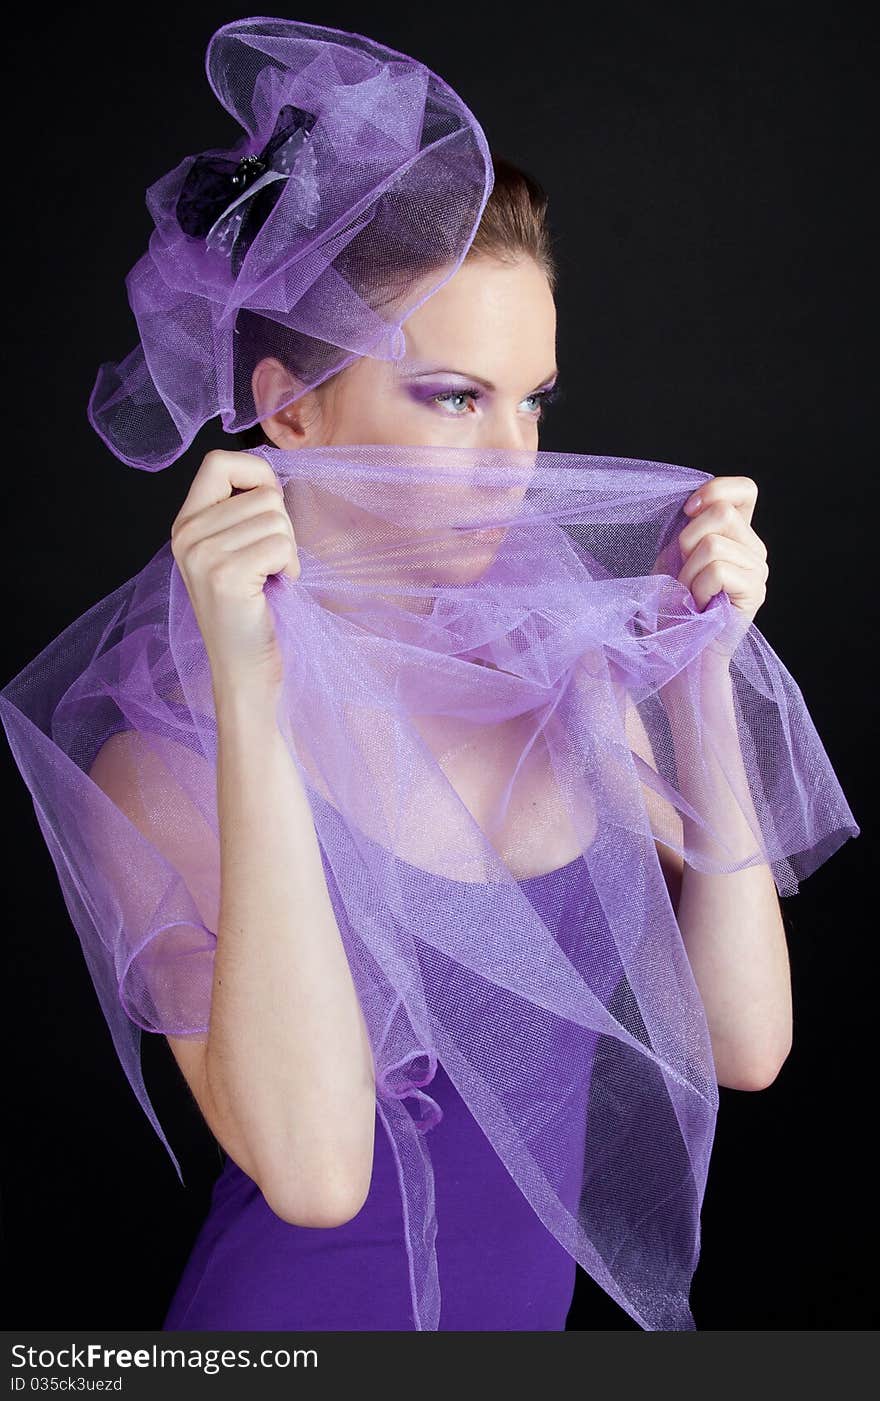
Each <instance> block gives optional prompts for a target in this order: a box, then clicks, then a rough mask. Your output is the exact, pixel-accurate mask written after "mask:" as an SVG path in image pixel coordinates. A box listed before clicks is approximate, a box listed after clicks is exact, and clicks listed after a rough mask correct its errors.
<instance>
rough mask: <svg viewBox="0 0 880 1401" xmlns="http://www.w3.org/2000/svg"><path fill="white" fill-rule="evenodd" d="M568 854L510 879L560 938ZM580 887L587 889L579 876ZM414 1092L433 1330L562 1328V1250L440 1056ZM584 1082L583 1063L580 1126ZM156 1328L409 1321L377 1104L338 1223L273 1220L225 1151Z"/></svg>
mask: <svg viewBox="0 0 880 1401" xmlns="http://www.w3.org/2000/svg"><path fill="white" fill-rule="evenodd" d="M579 863H580V858H579V857H577V858H575V861H574V862H570V863H569V864H568V865H567V866H563V867H560V868H559V869H558V870H556V871H551V872H549V873H547V874H545V875H539V876H533V877H530V878H527V879H525V880H524V881H521V882H520V886H521V887H522V889H523V890H524V891H525V893H526V894H527V895H528V897H529V899H530V900H532V901H533V903H535V905H536V908H537V909H538V910H539V912H540V913H541V914H542V915H545V917H546V918H547V920H548V925H549V927H550V928H551V929H552V928H553V924H551V923H550V921H551V920H553V921H554V922H555V923H556V924H558V925H559V926H560V927H559V929H558V930H557V931H556V932H557V938H558V939H559V942H560V943H561V944H563V945H564V944H565V942H566V936H568V937H570V938H572V939H574V938H576V937H577V935H578V932H579V929H580V930H582V928H583V925H582V924H581V922H580V920H579V919H578V913H577V911H578V905H579V901H576V900H575V901H572V900H570V899H568V898H567V895H568V891H567V888H568V887H569V886H570V885H571V880H572V877H573V875H574V872H575V870H576V869H577V867H578V864H579ZM581 869H582V871H583V872H584V873H586V867H585V866H583V867H581ZM586 884H587V887H588V889H589V888H591V887H590V883H589V877H587V882H586ZM560 885H562V886H563V889H560ZM580 888H581V890H582V891H583V889H584V886H583V885H582V886H581V887H580ZM587 898H589V897H587ZM545 912H546V913H545ZM426 1090H427V1092H428V1093H430V1095H431V1097H432V1098H433V1099H435V1100H436V1101H437V1103H438V1104H439V1105H440V1108H441V1109H442V1110H443V1119H442V1120H441V1121H440V1123H438V1124H436V1125H435V1126H434V1127H433V1128H432V1129H431V1130H430V1132H429V1134H428V1140H427V1141H428V1144H429V1149H430V1154H431V1160H432V1163H433V1167H434V1178H435V1189H436V1210H437V1222H438V1230H437V1243H436V1248H437V1264H438V1270H439V1278H440V1289H441V1295H442V1303H441V1310H440V1322H439V1327H440V1329H441V1330H459V1331H464V1330H467V1331H473V1330H520V1329H522V1330H540V1331H562V1330H564V1328H565V1321H566V1316H567V1314H568V1311H569V1307H570V1304H571V1300H572V1294H573V1291H574V1283H575V1272H576V1264H575V1261H574V1259H573V1258H572V1257H571V1256H570V1255H569V1254H568V1252H567V1251H566V1250H565V1249H564V1248H563V1247H562V1246H561V1245H560V1244H559V1242H558V1241H557V1240H556V1238H555V1237H554V1236H553V1235H551V1233H550V1232H549V1231H548V1230H547V1228H546V1227H545V1226H544V1224H543V1222H542V1221H541V1220H540V1218H539V1217H538V1216H537V1215H536V1213H535V1212H534V1210H533V1209H532V1207H531V1205H530V1204H529V1202H528V1201H527V1200H526V1198H525V1197H524V1196H523V1194H522V1192H521V1191H520V1189H519V1187H518V1186H517V1185H516V1183H515V1182H514V1180H513V1178H512V1177H511V1176H510V1174H509V1173H508V1171H507V1168H506V1167H505V1165H504V1163H503V1162H502V1161H501V1159H500V1158H499V1156H498V1154H497V1153H496V1152H495V1149H494V1148H493V1146H492V1144H491V1143H490V1141H489V1139H488V1138H487V1137H486V1135H485V1134H484V1133H483V1130H482V1129H481V1128H480V1126H479V1124H478V1123H477V1122H476V1120H475V1119H474V1117H473V1115H472V1114H471V1112H470V1109H469V1108H468V1106H467V1104H466V1103H465V1102H464V1100H463V1099H462V1098H461V1096H460V1095H459V1094H458V1091H457V1090H456V1088H455V1086H454V1085H453V1083H452V1081H451V1080H450V1079H449V1077H448V1076H447V1074H446V1073H445V1071H444V1069H443V1066H442V1065H441V1064H439V1062H438V1066H437V1073H436V1075H435V1076H434V1078H433V1080H432V1081H431V1082H430V1085H429V1086H427V1087H426ZM588 1092H589V1065H587V1066H586V1067H585V1083H584V1089H583V1104H582V1109H583V1125H584V1126H585V1123H586V1112H587V1098H588ZM571 1142H572V1161H571V1173H570V1181H569V1186H570V1189H571V1191H572V1193H573V1196H574V1198H575V1199H576V1196H577V1189H578V1185H579V1183H580V1179H581V1172H582V1151H581V1152H579V1149H580V1150H582V1145H583V1134H582V1133H579V1132H574V1133H573V1134H572V1136H571ZM162 1326H163V1328H164V1329H193V1330H196V1331H197V1330H199V1329H229V1330H235V1329H242V1330H249V1329H262V1330H275V1329H279V1330H294V1331H299V1330H303V1331H310V1330H313V1329H316V1330H317V1329H320V1330H340V1331H354V1330H357V1331H362V1330H368V1331H387V1330H397V1331H401V1330H411V1329H413V1328H414V1322H413V1318H412V1311H411V1302H410V1291H409V1275H408V1266H407V1255H406V1245H405V1240H404V1233H403V1214H402V1206H401V1197H400V1190H399V1186H398V1181H397V1175H396V1171H395V1163H394V1158H393V1155H392V1152H391V1147H390V1144H389V1142H388V1137H387V1134H386V1132H385V1129H384V1125H383V1123H382V1121H381V1119H380V1118H379V1117H378V1114H377V1118H376V1131H375V1148H374V1157H373V1175H372V1179H371V1183H370V1190H369V1194H368V1196H367V1199H366V1201H365V1203H364V1205H363V1206H362V1207H361V1210H360V1211H359V1212H358V1214H357V1215H356V1216H355V1217H353V1218H352V1220H350V1221H347V1222H345V1223H344V1224H343V1225H341V1226H335V1227H310V1226H293V1225H290V1224H289V1223H287V1222H285V1221H282V1220H281V1218H280V1217H278V1216H276V1215H275V1213H274V1212H273V1211H272V1210H271V1208H270V1207H269V1206H268V1205H267V1203H266V1200H265V1198H264V1197H263V1195H262V1193H261V1191H260V1189H259V1187H258V1186H257V1185H256V1184H255V1183H254V1181H253V1180H252V1179H251V1178H250V1177H248V1176H247V1174H246V1173H244V1172H243V1171H242V1170H241V1168H239V1167H238V1165H237V1164H236V1163H234V1162H233V1161H232V1159H230V1158H229V1157H228V1156H227V1157H226V1160H225V1163H224V1167H223V1169H222V1171H221V1173H220V1176H219V1177H218V1178H217V1181H216V1182H215V1184H214V1188H213V1192H212V1196H211V1204H210V1208H209V1210H208V1214H207V1217H206V1218H205V1221H204V1222H203V1224H202V1227H201V1229H200V1231H199V1233H198V1236H197V1237H196V1240H195V1243H194V1245H193V1249H192V1252H191V1254H190V1256H189V1259H188V1260H187V1263H186V1265H185V1267H184V1270H183V1274H182V1276H181V1278H180V1281H179V1283H178V1285H177V1288H176V1290H175V1292H174V1296H173V1298H172V1300H171V1303H170V1306H169V1308H168V1311H167V1314H166V1317H165V1320H164V1323H163V1325H162Z"/></svg>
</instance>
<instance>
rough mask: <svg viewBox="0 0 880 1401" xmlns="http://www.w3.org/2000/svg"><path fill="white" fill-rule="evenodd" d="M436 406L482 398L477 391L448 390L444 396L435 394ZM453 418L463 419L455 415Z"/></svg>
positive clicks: (459, 415)
mask: <svg viewBox="0 0 880 1401" xmlns="http://www.w3.org/2000/svg"><path fill="white" fill-rule="evenodd" d="M433 397H434V402H435V403H436V404H448V403H450V402H451V400H453V399H478V398H479V397H480V396H479V395H478V394H477V392H476V390H475V389H448V390H446V392H445V393H444V394H435V395H434V396H433ZM452 417H453V418H461V414H459V413H453V415H452Z"/></svg>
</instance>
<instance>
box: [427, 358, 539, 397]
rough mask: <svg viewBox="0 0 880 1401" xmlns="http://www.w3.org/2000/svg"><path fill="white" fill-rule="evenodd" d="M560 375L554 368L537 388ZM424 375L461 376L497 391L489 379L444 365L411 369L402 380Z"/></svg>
mask: <svg viewBox="0 0 880 1401" xmlns="http://www.w3.org/2000/svg"><path fill="white" fill-rule="evenodd" d="M405 363H407V364H408V365H410V366H412V365H413V363H414V362H412V361H408V362H405ZM558 374H559V369H558V366H554V368H553V369H552V370H551V371H550V373H549V374H548V375H546V376H545V377H544V379H542V380H541V383H540V384H539V385H537V388H538V389H544V388H546V387H547V386H548V385H549V384H550V381H551V380H553V379H555V378H556V376H557V375H558ZM424 375H459V376H460V377H461V378H462V379H472V380H475V381H476V383H477V384H481V385H482V386H483V388H484V389H489V390H491V391H494V389H495V385H494V384H492V383H491V381H490V380H488V379H481V378H480V376H479V375H469V374H467V373H466V372H465V371H464V370H453V369H450V368H449V367H448V366H443V365H430V366H423V367H422V368H421V369H418V370H413V369H410V370H408V371H406V372H404V374H402V375H401V378H402V379H420V378H421V377H422V376H424Z"/></svg>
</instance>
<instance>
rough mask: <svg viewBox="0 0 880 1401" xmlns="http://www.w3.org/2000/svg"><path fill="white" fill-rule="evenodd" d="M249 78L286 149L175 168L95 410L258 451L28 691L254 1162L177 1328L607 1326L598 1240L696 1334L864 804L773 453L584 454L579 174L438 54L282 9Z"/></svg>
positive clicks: (133, 959)
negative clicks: (718, 1207)
mask: <svg viewBox="0 0 880 1401" xmlns="http://www.w3.org/2000/svg"><path fill="white" fill-rule="evenodd" d="M255 55H258V56H259V62H255ZM209 74H210V76H211V79H212V84H213V85H214V87H215V90H216V91H217V92H218V94H220V95H222V97H223V100H224V101H225V102H226V104H227V105H231V107H232V108H233V109H234V110H236V112H237V113H238V114H239V116H240V118H241V120H242V125H244V126H246V128H247V130H248V132H249V137H250V139H249V142H248V147H249V151H248V154H247V155H245V156H242V157H241V158H240V159H239V160H237V161H236V160H227V159H226V158H225V157H219V158H218V155H217V153H216V152H215V153H209V154H208V155H205V156H201V157H197V158H195V159H194V160H193V161H191V162H189V163H188V164H186V166H185V167H178V168H176V169H175V171H173V172H171V173H170V174H169V175H168V176H167V177H164V178H163V180H161V181H159V182H157V184H156V186H154V187H153V188H152V190H151V192H150V194H151V209H152V212H153V213H154V217H155V218H156V222H157V230H158V234H159V236H158V237H157V238H156V239H155V240H151V247H150V254H149V257H147V258H145V259H144V260H142V262H141V264H139V265H138V268H137V270H136V276H133V277H132V278H131V279H130V293H131V297H132V305H133V309H134V310H135V313H136V315H137V316H138V322H139V329H140V332H141V344H140V345H139V346H138V348H137V350H136V351H135V352H133V353H132V355H131V356H130V357H128V359H127V360H126V361H123V362H122V363H121V364H120V365H119V366H116V367H108V366H104V367H102V371H101V374H100V375H99V379H98V383H97V384H96V388H95V391H94V392H93V396H92V399H91V401H90V418H91V420H92V422H93V425H94V426H95V427H96V429H97V430H98V431H99V433H100V434H101V436H102V437H103V438H104V439H105V441H106V442H107V443H108V444H109V445H110V446H111V447H112V450H113V451H114V452H115V453H116V454H117V456H119V457H120V458H121V460H123V461H127V462H130V463H132V464H134V465H138V466H142V467H148V468H150V469H153V470H155V469H156V468H157V467H162V466H165V465H167V464H168V462H170V461H172V460H174V459H175V457H176V456H178V455H179V454H180V452H181V451H182V450H183V449H184V448H185V447H186V446H187V444H188V443H189V442H190V441H191V440H192V437H193V435H194V433H195V431H197V429H198V427H199V426H201V424H202V423H203V422H205V421H207V419H208V418H209V417H211V416H212V415H213V414H214V413H216V412H218V411H221V412H222V416H223V423H224V427H226V428H227V429H233V430H240V429H242V428H246V427H249V426H253V428H254V435H253V437H252V438H249V439H245V442H246V443H251V448H250V449H249V450H248V451H245V452H243V453H228V452H222V451H221V452H211V453H209V454H208V455H207V456H206V457H205V458H204V460H203V462H202V464H201V467H200V468H199V471H198V472H197V474H196V476H195V479H194V481H193V483H192V486H191V489H190V491H189V493H188V495H187V497H186V500H185V501H184V503H183V505H182V507H181V510H180V512H179V514H178V516H177V518H176V520H175V522H174V526H173V529H172V538H171V542H170V549H165V550H163V551H160V553H159V555H157V556H156V557H155V559H154V560H153V561H151V562H150V564H149V565H148V566H147V567H146V568H145V569H144V570H143V571H141V573H140V574H139V575H137V576H135V578H134V579H133V580H132V581H129V583H128V584H127V585H125V586H123V588H122V589H120V590H117V591H116V593H115V594H113V595H110V596H109V597H108V599H106V600H104V601H102V603H101V604H99V605H96V607H95V608H94V609H93V610H91V611H90V613H89V614H88V615H87V616H86V617H85V618H84V619H81V620H78V622H77V624H75V625H73V627H72V628H71V629H68V630H67V633H66V634H65V635H64V638H63V641H62V640H59V645H58V646H56V647H55V648H53V649H52V651H51V652H50V650H49V649H46V651H45V652H44V654H42V655H41V658H40V665H39V666H35V667H33V668H31V669H28V670H27V671H26V672H25V673H22V676H21V677H19V678H16V680H15V683H10V685H8V686H7V687H6V688H5V689H4V692H3V702H4V704H3V711H2V713H3V719H4V724H5V725H6V728H7V733H8V734H9V736H10V740H11V742H12V743H13V747H14V750H15V753H16V758H17V760H18V762H19V765H20V767H21V769H22V772H23V774H24V776H25V778H26V779H27V781H28V783H29V784H30V786H31V788H32V791H33V792H34V795H35V799H37V813H38V818H39V820H40V824H41V828H42V830H43V831H44V833H45V835H46V838H47V842H48V843H49V845H50V848H51V851H52V854H53V858H54V859H55V862H56V869H57V870H58V872H59V876H60V878H61V879H62V883H63V885H64V889H65V895H66V897H67V900H68V908H69V909H70V911H71V915H72V917H73V918H74V920H75V922H76V924H77V928H78V930H79V932H80V935H81V937H82V940H83V946H84V949H85V951H86V954H87V956H88V957H89V962H90V969H91V971H92V973H93V977H94V979H95V984H96V988H97V989H98V992H99V995H100V996H101V1000H102V1006H103V1009H104V1011H105V1015H106V1016H107V1018H108V1021H109V1023H110V1025H111V1029H112V1030H113V1034H114V1041H115V1043H116V1046H117V1050H118V1051H119V1053H120V1056H121V1058H122V1060H123V1064H124V1066H125V1069H126V1072H127V1074H128V1075H129V1078H130V1080H131V1083H132V1085H133V1087H134V1089H135V1091H136V1093H137V1094H138V1097H139V1099H140V1100H141V1103H142V1104H143V1106H144V1108H145V1111H146V1112H147V1113H148V1115H149V1116H150V1118H151V1122H153V1124H154V1127H156V1129H157V1132H158V1133H159V1135H160V1137H161V1138H162V1141H163V1142H164V1143H165V1144H166V1147H168V1144H167V1140H165V1138H164V1135H163V1134H162V1132H161V1128H160V1127H159V1125H158V1121H157V1120H156V1117H155V1114H154V1113H153V1111H152V1106H151V1105H150V1104H149V1100H148V1098H147V1096H146V1091H145V1089H144V1086H143V1080H142V1078H141V1075H140V1067H139V1063H138V1060H137V1044H138V1043H137V1039H136V1038H137V1036H138V1035H139V1030H138V1029H146V1030H149V1031H153V1032H161V1033H163V1034H164V1035H165V1036H166V1037H167V1039H168V1042H169V1045H170V1047H171V1049H172V1051H173V1053H174V1055H175V1057H176V1059H177V1062H178V1065H179V1066H180V1069H181V1071H182V1073H183V1075H184V1077H185V1078H186V1081H187V1083H188V1085H189V1087H190V1089H191V1091H192V1093H193V1095H194V1097H195V1099H196V1101H197V1103H198V1104H199V1107H200V1109H201V1111H202V1113H203V1115H204V1118H205V1121H206V1123H207V1124H208V1126H209V1127H210V1129H211V1131H212V1133H213V1134H214V1135H215V1137H216V1138H217V1140H218V1142H219V1143H220V1145H221V1146H222V1147H223V1148H224V1150H225V1153H226V1160H225V1164H224V1168H223V1172H222V1173H221V1176H220V1178H219V1179H218V1181H217V1183H216V1184H215V1188H214V1194H213V1198H212V1203H211V1209H210V1211H209V1213H208V1216H207V1218H206V1220H205V1222H204V1224H203V1226H202V1229H201V1231H200V1233H199V1236H198V1238H197V1240H196V1243H195V1246H194V1249H193V1252H192V1254H191V1256H190V1259H189V1260H188V1262H187V1265H186V1268H185V1270H184V1273H183V1276H182V1278H181V1280H180V1282H179V1285H178V1288H177V1290H176V1291H175V1295H174V1298H173V1299H172V1301H171V1304H170V1307H169V1310H168V1313H167V1316H166V1319H165V1327H166V1328H168V1329H176V1328H216V1329H222V1328H283V1329H309V1328H319V1329H343V1330H346V1329H371V1330H372V1329H412V1328H416V1329H422V1328H440V1329H553V1330H555V1329H562V1328H564V1326H565V1319H566V1314H567V1312H568V1307H569V1304H570V1301H571V1296H572V1288H573V1283H574V1273H575V1262H576V1261H579V1262H580V1263H581V1264H582V1265H583V1267H584V1268H585V1269H587V1270H588V1271H589V1272H590V1273H591V1274H592V1275H593V1277H594V1278H595V1279H596V1280H597V1282H598V1283H599V1284H600V1285H601V1286H602V1287H603V1288H604V1289H606V1291H607V1292H608V1293H609V1294H610V1295H611V1297H613V1298H614V1299H616V1300H617V1301H618V1302H619V1303H620V1304H621V1305H622V1307H624V1308H625V1309H626V1310H627V1312H628V1313H629V1314H630V1315H631V1316H632V1317H633V1318H634V1319H635V1321H636V1322H637V1323H638V1324H639V1325H640V1326H642V1327H646V1328H667V1327H672V1328H690V1327H693V1320H692V1318H691V1316H690V1312H689V1308H688V1300H687V1291H688V1286H689V1283H690V1278H691V1276H692V1274H693V1269H694V1267H695V1264H696V1257H697V1246H698V1239H699V1211H700V1204H701V1200H702V1194H703V1190H704V1187H705V1180H706V1171H707V1167H708V1160H709V1153H710V1149H711V1142H712V1135H713V1131H714V1122H715V1114H716V1112H717V1084H718V1083H719V1082H720V1083H722V1084H728V1085H732V1086H735V1087H738V1088H751V1089H755V1088H760V1087H761V1086H763V1085H764V1084H768V1083H770V1082H771V1081H772V1079H773V1077H774V1075H775V1074H776V1071H777V1070H778V1068H779V1065H780V1064H781V1063H782V1061H783V1060H784V1058H785V1055H786V1054H787V1051H788V1046H789V1043H790V1032H791V1027H790V987H789V980H788V966H787V959H786V956H785V939H784V931H783V928H782V922H781V915H780V911H779V905H778V900H777V886H778V888H779V889H780V890H781V891H782V892H783V893H792V892H793V891H794V890H796V888H797V881H798V879H799V878H803V876H805V875H806V874H809V872H810V871H811V870H812V869H814V868H815V866H816V865H817V864H818V863H819V862H820V861H821V860H823V859H825V858H826V857H827V856H828V855H830V854H831V851H832V850H834V849H835V848H836V846H838V845H839V844H840V842H841V841H843V840H844V839H845V837H846V836H847V835H851V834H855V833H857V832H858V828H857V827H856V826H855V823H854V821H853V819H852V814H851V813H850V812H849V809H848V808H847V806H846V803H845V800H844V799H843V795H842V794H841V793H840V790H839V786H838V785H837V784H836V780H835V778H834V775H833V771H832V770H831V768H830V764H829V763H828V760H827V756H826V755H825V754H824V751H823V750H822V748H821V744H820V742H819V741H818V737H817V736H816V735H815V732H814V731H813V730H812V727H811V726H810V723H809V717H808V716H807V715H806V711H805V709H804V707H803V703H802V700H801V698H800V697H799V694H798V693H797V692H796V689H795V688H793V686H792V685H791V684H790V679H789V678H787V673H785V672H784V669H783V668H781V666H780V664H779V662H778V659H776V658H775V656H774V655H773V653H772V651H771V650H770V649H769V648H768V647H767V645H766V643H764V641H763V639H761V638H760V634H758V633H757V632H756V631H755V630H754V629H753V628H752V627H751V623H752V619H753V617H754V615H755V613H756V611H757V609H758V607H759V606H760V604H761V602H762V600H763V596H764V592H765V582H766V578H767V574H768V570H767V566H766V550H765V548H764V546H763V543H762V542H761V540H760V539H759V537H758V536H757V535H756V534H755V532H754V530H753V529H752V527H751V515H752V511H753V509H754V504H755V494H756V489H755V487H754V483H752V482H750V481H749V479H747V478H739V477H732V478H707V477H706V476H705V474H700V473H694V472H691V471H689V470H688V469H682V468H676V467H673V466H670V465H669V464H658V463H633V462H629V461H627V460H617V459H605V458H585V457H578V456H576V455H572V454H558V455H554V454H544V453H541V452H540V451H539V449H538V430H539V423H540V420H541V418H542V416H543V413H544V404H545V403H546V402H547V401H548V400H549V399H550V398H551V396H552V394H553V392H554V391H553V388H552V386H553V383H554V380H555V376H556V359H555V305H554V295H553V293H554V282H555V277H554V271H553V265H552V259H551V257H550V253H549V240H548V237H547V230H546V226H545V222H544V221H545V200H544V197H543V195H542V193H541V191H540V189H539V188H538V187H537V186H536V185H535V184H534V182H532V181H531V180H530V179H528V178H527V177H526V176H524V175H523V174H522V173H521V172H519V171H518V170H516V169H515V168H514V167H512V166H510V165H508V164H506V163H502V162H500V161H496V162H492V161H491V159H490V157H489V153H488V148H487V146H486V143H485V139H484V137H483V135H482V132H481V130H480V129H479V127H478V125H477V124H476V123H475V121H474V119H473V118H472V115H471V114H470V113H469V112H468V111H467V109H466V108H464V107H463V104H461V103H460V99H457V97H456V96H455V94H453V93H452V92H451V90H450V89H448V88H447V87H446V85H445V84H443V83H442V81H441V80H439V79H437V78H436V75H432V74H430V73H428V71H427V70H425V69H424V67H423V66H422V65H419V64H416V63H414V62H413V61H412V60H409V59H406V58H405V56H402V55H397V54H393V53H391V51H388V50H384V49H382V48H381V47H380V46H378V45H376V44H374V43H373V41H371V40H367V39H365V38H363V36H357V35H342V34H340V33H339V31H330V30H326V29H321V28H318V27H316V26H308V25H301V24H298V23H296V22H293V21H285V20H243V21H238V22H235V23H233V24H230V25H226V26H224V27H223V28H222V29H221V30H220V31H218V34H217V35H215V36H214V38H213V39H212V41H211V44H210V46H209ZM383 142H384V143H386V144H383ZM365 153H368V155H365ZM236 154H237V153H236ZM383 157H384V158H385V159H386V164H385V165H382V158H383ZM257 425H259V427H257ZM257 435H259V436H257ZM260 443H262V446H258V444H260ZM548 459H553V460H548ZM697 488H699V492H698V493H697V490H696V489H697ZM689 509H691V514H692V519H691V520H690V521H689V522H688V519H687V516H688V511H689ZM694 604H696V607H694ZM710 604H711V606H709V605H710ZM734 663H735V665H734ZM753 717H754V718H755V720H756V723H755V725H754V727H752V724H751V720H752V718H753ZM807 772H809V774H810V789H811V801H810V803H809V804H805V803H804V802H803V797H802V795H803V793H804V791H805V788H806V787H807V785H806V784H805V783H804V776H805V774H806V773H807ZM746 906H747V908H748V910H749V919H748V920H745V921H744V920H743V918H742V912H743V909H744V908H746ZM377 1119H378V1120H379V1127H380V1129H381V1132H376V1129H377ZM170 1151H171V1150H170V1148H169V1152H170ZM172 1157H173V1154H172Z"/></svg>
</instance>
